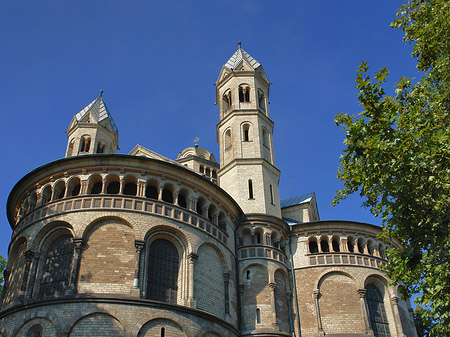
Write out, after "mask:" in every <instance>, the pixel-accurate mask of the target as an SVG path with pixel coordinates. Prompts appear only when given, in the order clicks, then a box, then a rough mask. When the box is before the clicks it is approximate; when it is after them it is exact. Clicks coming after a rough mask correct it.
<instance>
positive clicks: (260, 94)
mask: <svg viewBox="0 0 450 337" xmlns="http://www.w3.org/2000/svg"><path fill="white" fill-rule="evenodd" d="M265 98H266V97H265V96H264V93H263V92H262V90H261V89H258V105H259V107H260V108H261V109H263V110H264V111H265V110H266V99H265Z"/></svg>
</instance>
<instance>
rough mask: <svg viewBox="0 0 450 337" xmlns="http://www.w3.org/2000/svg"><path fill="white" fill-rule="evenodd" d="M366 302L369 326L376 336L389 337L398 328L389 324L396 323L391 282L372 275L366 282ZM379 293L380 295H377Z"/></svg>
mask: <svg viewBox="0 0 450 337" xmlns="http://www.w3.org/2000/svg"><path fill="white" fill-rule="evenodd" d="M364 289H365V290H366V293H365V302H366V306H367V315H368V319H369V324H370V327H371V328H372V330H373V331H374V333H375V336H378V335H381V336H389V335H390V331H392V332H395V330H396V328H395V326H394V325H392V324H389V322H395V319H394V316H393V312H392V308H391V305H390V303H391V301H390V300H391V294H390V292H389V282H388V281H387V279H386V278H384V277H383V276H381V275H377V274H371V275H369V276H368V277H366V279H365V280H364ZM377 293H378V294H377Z"/></svg>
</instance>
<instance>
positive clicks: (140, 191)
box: [136, 179, 146, 197]
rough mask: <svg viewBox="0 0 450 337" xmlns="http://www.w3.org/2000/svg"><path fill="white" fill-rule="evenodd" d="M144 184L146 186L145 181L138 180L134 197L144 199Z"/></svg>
mask: <svg viewBox="0 0 450 337" xmlns="http://www.w3.org/2000/svg"><path fill="white" fill-rule="evenodd" d="M145 184H146V181H145V180H141V179H139V180H138V182H137V192H136V195H137V196H138V197H145Z"/></svg>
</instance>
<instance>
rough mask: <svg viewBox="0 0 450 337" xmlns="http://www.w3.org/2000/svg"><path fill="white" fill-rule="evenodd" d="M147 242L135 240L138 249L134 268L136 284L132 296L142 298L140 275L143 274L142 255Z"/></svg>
mask: <svg viewBox="0 0 450 337" xmlns="http://www.w3.org/2000/svg"><path fill="white" fill-rule="evenodd" d="M144 246H145V241H142V240H135V241H134V247H135V248H136V264H135V267H134V282H133V289H132V290H131V295H133V296H136V297H140V296H141V290H142V289H141V284H140V282H139V275H140V272H141V255H142V250H143V249H144Z"/></svg>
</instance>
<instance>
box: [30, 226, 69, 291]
mask: <svg viewBox="0 0 450 337" xmlns="http://www.w3.org/2000/svg"><path fill="white" fill-rule="evenodd" d="M73 237H74V235H73V231H72V228H71V226H70V224H68V223H65V222H60V221H58V222H55V223H51V224H50V226H49V225H47V226H45V227H44V228H43V229H42V230H41V231H40V232H39V233H38V235H37V236H36V239H35V240H34V241H33V247H35V248H36V251H38V252H39V259H38V260H37V266H36V274H35V275H34V280H33V281H34V283H33V286H32V288H33V289H32V295H33V298H34V297H61V296H63V295H64V291H65V289H67V288H68V285H69V279H70V272H71V267H72V259H73V245H72V239H73ZM31 277H32V276H31V275H30V278H31ZM30 286H31V285H30Z"/></svg>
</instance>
